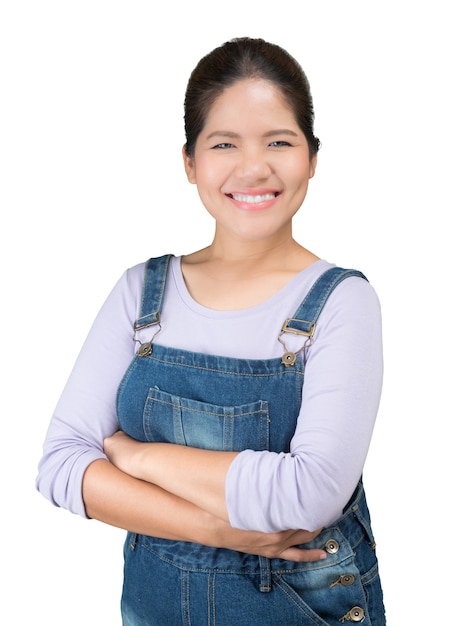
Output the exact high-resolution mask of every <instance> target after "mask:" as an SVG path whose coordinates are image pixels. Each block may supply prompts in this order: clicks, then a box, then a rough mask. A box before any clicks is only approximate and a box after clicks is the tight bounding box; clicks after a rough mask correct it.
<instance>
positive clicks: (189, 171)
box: [183, 144, 196, 185]
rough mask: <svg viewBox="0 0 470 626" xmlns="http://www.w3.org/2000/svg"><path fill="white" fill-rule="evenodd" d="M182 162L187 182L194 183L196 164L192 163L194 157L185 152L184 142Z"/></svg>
mask: <svg viewBox="0 0 470 626" xmlns="http://www.w3.org/2000/svg"><path fill="white" fill-rule="evenodd" d="M183 162H184V169H185V172H186V176H187V178H188V180H189V182H190V183H191V184H193V185H195V184H196V166H195V164H194V158H193V157H190V156H189V155H188V153H187V152H186V144H185V145H184V146H183Z"/></svg>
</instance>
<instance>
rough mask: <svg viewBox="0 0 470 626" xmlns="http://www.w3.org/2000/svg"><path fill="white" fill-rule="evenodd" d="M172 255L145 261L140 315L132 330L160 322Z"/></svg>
mask: <svg viewBox="0 0 470 626" xmlns="http://www.w3.org/2000/svg"><path fill="white" fill-rule="evenodd" d="M172 256H173V255H172V254H166V255H164V256H160V257H156V258H153V259H149V260H148V261H147V263H146V266H145V280H144V291H143V294H142V304H141V307H140V317H139V319H137V320H136V321H135V323H134V330H139V329H141V328H146V327H147V326H153V325H154V324H159V323H160V312H161V309H162V301H163V294H164V291H165V283H166V276H167V272H168V266H169V264H170V260H171V258H172Z"/></svg>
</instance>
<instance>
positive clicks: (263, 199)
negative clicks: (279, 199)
mask: <svg viewBox="0 0 470 626" xmlns="http://www.w3.org/2000/svg"><path fill="white" fill-rule="evenodd" d="M231 195H232V198H233V199H234V200H237V202H248V203H249V204H255V203H256V202H266V200H273V199H274V198H275V197H276V195H275V194H274V193H265V194H263V195H262V196H248V195H246V194H239V193H233V194H231Z"/></svg>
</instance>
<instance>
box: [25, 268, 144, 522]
mask: <svg viewBox="0 0 470 626" xmlns="http://www.w3.org/2000/svg"><path fill="white" fill-rule="evenodd" d="M142 277H143V267H140V266H136V267H135V268H133V269H131V270H128V271H127V272H125V273H124V274H123V275H122V277H121V278H120V280H119V281H118V282H117V284H116V285H115V287H114V288H113V290H112V291H111V293H110V294H109V296H108V298H107V299H106V301H105V303H104V304H103V306H102V308H101V310H100V311H99V313H98V315H97V317H96V319H95V321H94V323H93V325H92V327H91V329H90V332H89V334H88V336H87V338H86V340H85V343H84V345H83V347H82V349H81V351H80V353H79V355H78V358H77V360H76V362H75V365H74V367H73V369H72V372H71V374H70V376H69V379H68V381H67V383H66V385H65V388H64V390H63V392H62V395H61V397H60V399H59V402H58V404H57V407H56V409H55V411H54V414H53V416H52V419H51V421H50V424H49V428H48V431H47V433H46V438H45V442H44V446H43V456H42V458H41V460H40V462H39V467H38V475H37V478H36V487H37V489H38V490H39V491H40V492H41V493H42V494H43V495H44V496H45V497H46V498H47V499H49V500H50V501H51V502H52V503H53V504H54V505H56V506H60V507H63V508H65V509H68V510H70V511H71V512H73V513H77V514H79V515H82V516H83V517H86V512H85V506H84V503H83V498H82V480H83V474H84V472H85V470H86V468H87V467H88V465H89V464H90V463H92V462H93V461H95V460H97V459H101V458H106V456H105V454H104V452H103V440H104V438H105V437H108V436H110V435H111V434H113V433H114V432H116V430H117V429H118V425H117V416H116V408H115V407H116V393H117V389H118V386H119V383H120V381H121V379H122V377H123V375H124V373H125V371H126V369H127V367H128V366H129V364H130V362H131V360H132V357H133V355H134V341H133V324H134V320H135V319H136V317H137V314H136V309H137V303H138V302H139V301H140V296H139V289H140V292H141V286H140V287H139V285H141V282H142Z"/></svg>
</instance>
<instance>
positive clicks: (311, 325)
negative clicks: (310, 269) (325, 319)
mask: <svg viewBox="0 0 470 626" xmlns="http://www.w3.org/2000/svg"><path fill="white" fill-rule="evenodd" d="M349 276H358V277H360V278H364V279H365V280H367V278H366V277H365V276H364V274H363V273H362V272H359V271H358V270H351V269H343V268H341V267H332V268H331V269H329V270H326V272H324V273H323V274H322V275H321V276H320V278H318V279H317V281H316V282H315V283H314V284H313V286H312V288H311V289H310V291H309V292H308V293H307V295H306V296H305V298H304V300H303V302H302V303H301V304H300V306H299V308H298V309H297V311H296V312H295V315H294V317H292V318H289V319H287V320H286V321H285V322H284V326H283V328H282V331H283V332H287V333H294V334H297V335H307V336H309V337H311V336H312V335H313V332H314V330H315V324H316V322H317V320H318V318H319V316H320V313H321V312H322V309H323V307H324V306H325V302H326V301H327V300H328V297H329V295H330V294H331V292H332V291H333V289H334V288H335V287H337V286H338V285H339V283H340V282H342V281H343V280H344V279H345V278H348V277H349Z"/></svg>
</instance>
